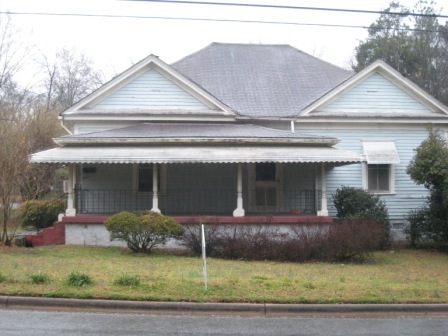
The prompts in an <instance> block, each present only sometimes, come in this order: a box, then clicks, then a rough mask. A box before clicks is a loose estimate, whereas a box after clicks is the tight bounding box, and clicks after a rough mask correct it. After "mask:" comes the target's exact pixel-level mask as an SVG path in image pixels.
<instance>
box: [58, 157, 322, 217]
mask: <svg viewBox="0 0 448 336" xmlns="http://www.w3.org/2000/svg"><path fill="white" fill-rule="evenodd" d="M70 167H71V168H70V177H71V178H70V180H69V181H68V183H69V186H68V188H67V192H68V209H67V213H66V215H67V216H74V215H78V214H79V215H98V214H99V215H109V214H113V213H117V212H120V211H139V210H149V209H151V210H153V211H157V212H162V213H164V214H166V215H170V216H173V217H178V218H179V219H180V222H191V220H192V218H196V219H197V218H199V217H200V218H203V217H204V216H205V217H208V218H209V219H212V220H213V222H217V223H236V222H238V223H244V222H252V223H254V222H257V221H258V222H264V223H268V222H275V223H284V222H285V221H286V222H287V223H290V222H297V219H298V218H302V221H308V222H309V219H308V218H310V216H311V217H316V215H320V216H327V215H328V211H327V208H326V206H327V200H326V192H325V190H326V186H325V171H326V168H325V165H324V164H323V163H248V164H241V163H237V164H199V165H198V164H188V163H185V164H118V165H107V164H96V165H71V166H70ZM71 185H74V186H75V187H74V188H73V189H72V187H71ZM247 216H248V217H250V218H252V219H250V220H248V221H244V220H240V221H238V220H235V219H234V218H239V217H247ZM272 218H278V219H274V220H272ZM196 222H197V221H196Z"/></svg>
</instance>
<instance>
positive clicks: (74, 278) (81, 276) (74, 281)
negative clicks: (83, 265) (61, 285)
mask: <svg viewBox="0 0 448 336" xmlns="http://www.w3.org/2000/svg"><path fill="white" fill-rule="evenodd" d="M66 283H67V285H69V286H72V287H85V286H89V285H92V284H93V280H92V278H91V277H90V276H89V275H88V274H86V273H81V272H76V271H73V272H70V274H69V275H68V276H67V279H66Z"/></svg>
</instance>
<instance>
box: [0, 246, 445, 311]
mask: <svg viewBox="0 0 448 336" xmlns="http://www.w3.org/2000/svg"><path fill="white" fill-rule="evenodd" d="M207 265H208V290H207V291H205V290H204V285H203V275H202V260H201V259H200V258H197V257H183V256H173V255H166V254H161V253H158V254H155V255H142V254H133V253H131V252H129V251H128V250H126V249H119V248H101V247H78V246H48V247H41V248H32V249H26V248H17V247H11V248H7V247H0V295H24V296H45V297H71V298H105V299H126V300H154V301H196V302H270V303H415V302H427V303H441V302H444V303H446V302H448V255H446V254H442V253H438V252H429V251H423V250H411V249H400V250H395V251H385V252H377V253H374V255H373V257H372V260H371V261H370V262H369V263H365V264H341V263H323V262H319V263H303V264H295V263H280V262H246V261H230V260H219V259H211V258H209V259H207ZM74 272H77V273H78V274H79V273H81V274H87V275H88V276H89V277H90V278H91V280H93V284H91V285H86V286H82V287H76V286H73V285H71V284H70V282H69V281H68V280H67V278H68V277H69V275H70V274H72V275H73V273H74ZM36 279H37V280H39V281H37V280H36ZM42 279H43V280H42ZM132 279H133V280H134V281H130V282H129V284H130V285H127V286H126V285H124V286H123V285H119V283H122V284H123V283H124V284H126V283H128V281H127V280H132ZM136 279H137V280H138V281H135V280H136Z"/></svg>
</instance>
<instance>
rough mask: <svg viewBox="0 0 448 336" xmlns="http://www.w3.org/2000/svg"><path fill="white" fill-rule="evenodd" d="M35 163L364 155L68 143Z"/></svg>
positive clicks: (348, 159) (346, 158)
mask: <svg viewBox="0 0 448 336" xmlns="http://www.w3.org/2000/svg"><path fill="white" fill-rule="evenodd" d="M30 161H31V162H34V163H256V162H334V163H354V162H361V161H363V158H362V155H361V154H358V153H353V152H349V151H345V150H341V149H337V148H334V147H325V146H321V147H319V146H308V147H306V146H303V147H295V146H233V147H219V146H215V147H212V146H198V147H195V146H192V147H188V146H151V147H146V146H121V147H120V146H114V147H112V146H103V147H102V146H85V147H77V146H76V147H75V146H73V147H72V146H67V147H60V148H53V149H49V150H46V151H43V152H39V153H35V154H33V155H31V158H30Z"/></svg>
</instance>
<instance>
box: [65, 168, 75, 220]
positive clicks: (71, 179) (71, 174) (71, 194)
mask: <svg viewBox="0 0 448 336" xmlns="http://www.w3.org/2000/svg"><path fill="white" fill-rule="evenodd" d="M75 185H76V164H71V165H70V166H69V167H68V195H67V209H66V210H65V215H66V216H76V209H75V206H74V204H75V201H74V200H75V191H74V189H75Z"/></svg>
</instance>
